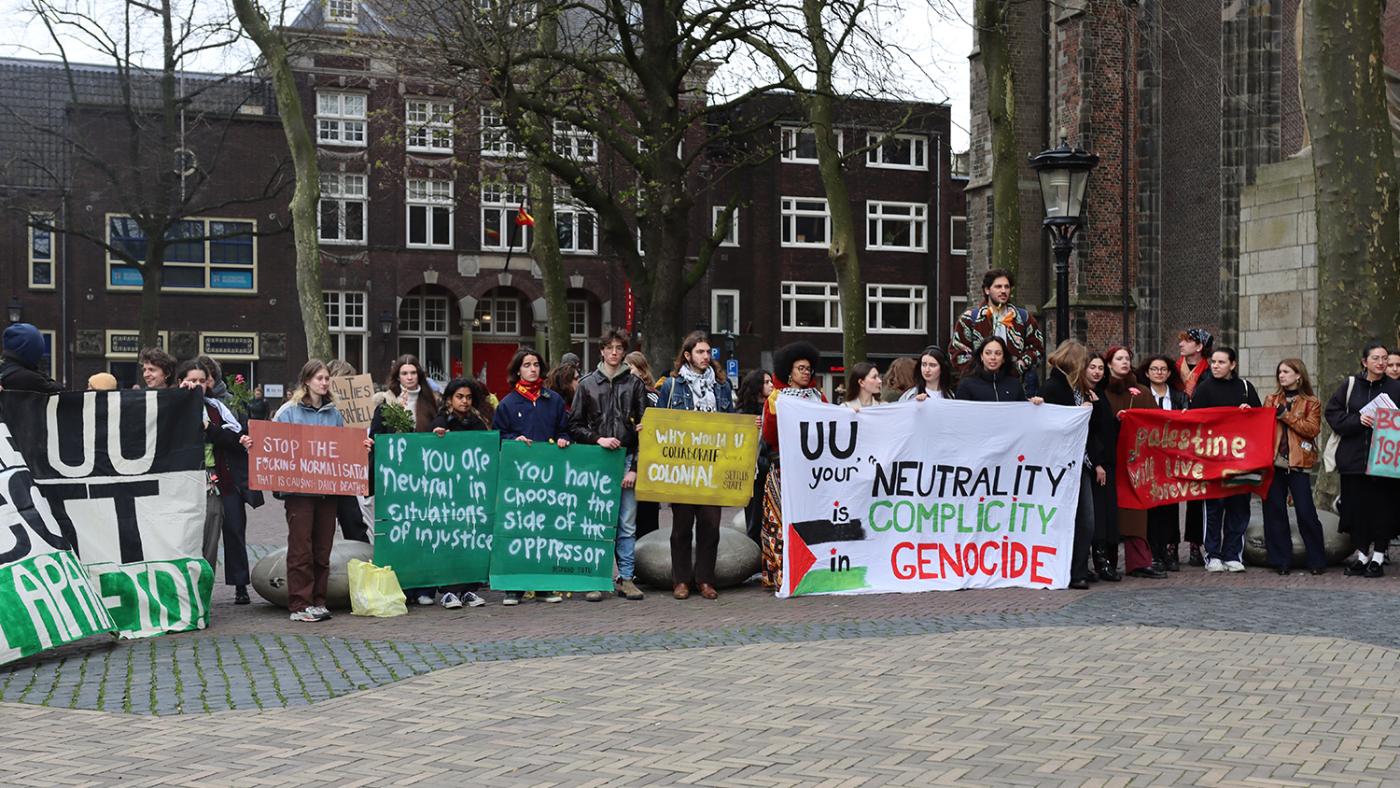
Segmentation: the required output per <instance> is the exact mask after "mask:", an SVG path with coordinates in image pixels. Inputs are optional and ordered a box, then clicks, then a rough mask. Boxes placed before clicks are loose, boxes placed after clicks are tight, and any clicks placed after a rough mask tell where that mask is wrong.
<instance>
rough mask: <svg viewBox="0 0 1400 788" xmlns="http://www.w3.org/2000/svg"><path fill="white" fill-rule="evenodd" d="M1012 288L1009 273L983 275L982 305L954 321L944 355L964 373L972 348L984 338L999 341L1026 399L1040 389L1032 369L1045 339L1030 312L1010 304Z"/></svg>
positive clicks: (997, 271)
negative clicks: (992, 337) (950, 358)
mask: <svg viewBox="0 0 1400 788" xmlns="http://www.w3.org/2000/svg"><path fill="white" fill-rule="evenodd" d="M1013 287H1015V281H1014V280H1013V279H1012V277H1011V272H1010V271H1007V270H1005V269H1001V268H993V269H991V270H989V271H987V273H985V274H983V275H982V295H983V302H982V304H981V305H980V306H976V307H973V308H972V309H969V310H967V311H966V312H964V313H962V315H961V316H960V317H958V322H957V325H955V326H953V339H952V341H951V342H949V343H948V352H949V353H950V354H951V355H952V357H953V364H954V365H955V366H957V367H958V369H959V370H961V371H963V372H964V373H965V372H967V371H968V370H969V369H971V368H972V362H973V348H976V347H979V346H981V344H982V341H983V340H985V339H986V338H987V337H990V336H998V337H1001V338H1002V339H1004V340H1006V344H1007V345H1008V346H1009V347H1010V351H1011V357H1010V358H1008V359H1007V361H1009V362H1011V363H1012V364H1014V365H1015V367H1016V370H1017V371H1018V372H1019V373H1020V375H1021V380H1022V382H1023V384H1024V385H1025V389H1026V395H1027V396H1035V395H1036V393H1037V391H1038V390H1039V388H1040V379H1039V377H1038V376H1037V374H1036V368H1037V367H1039V366H1040V361H1041V359H1042V358H1043V357H1044V355H1045V335H1044V334H1042V333H1041V331H1040V326H1039V325H1037V324H1036V322H1035V317H1034V316H1033V315H1032V314H1031V313H1030V310H1028V309H1026V308H1025V307H1020V306H1015V305H1014V304H1012V303H1011V289H1012V288H1013Z"/></svg>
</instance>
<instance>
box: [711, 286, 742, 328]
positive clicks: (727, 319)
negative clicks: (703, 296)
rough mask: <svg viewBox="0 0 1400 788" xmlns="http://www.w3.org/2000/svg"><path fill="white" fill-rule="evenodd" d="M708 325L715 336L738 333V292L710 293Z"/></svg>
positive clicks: (718, 291) (714, 291)
mask: <svg viewBox="0 0 1400 788" xmlns="http://www.w3.org/2000/svg"><path fill="white" fill-rule="evenodd" d="M710 325H711V326H714V332H715V333H716V334H722V333H724V332H725V331H728V332H729V333H731V334H738V333H739V291H738V290H711V291H710Z"/></svg>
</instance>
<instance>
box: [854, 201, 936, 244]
mask: <svg viewBox="0 0 1400 788" xmlns="http://www.w3.org/2000/svg"><path fill="white" fill-rule="evenodd" d="M865 220H866V236H865V248H866V249H889V250H895V251H902V252H924V251H928V205H927V204H925V203H919V202H879V201H876V200H868V201H866V203H865Z"/></svg>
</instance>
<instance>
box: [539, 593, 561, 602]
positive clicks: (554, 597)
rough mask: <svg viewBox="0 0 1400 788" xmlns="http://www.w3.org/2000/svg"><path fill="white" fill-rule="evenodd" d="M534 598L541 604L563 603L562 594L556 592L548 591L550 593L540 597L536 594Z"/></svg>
mask: <svg viewBox="0 0 1400 788" xmlns="http://www.w3.org/2000/svg"><path fill="white" fill-rule="evenodd" d="M535 598H536V599H538V600H540V601H541V602H549V603H550V604H553V603H555V602H563V601H564V596H563V595H562V594H560V593H559V592H558V591H550V592H548V593H546V594H545V595H544V596H540V595H539V594H538V593H537V594H535Z"/></svg>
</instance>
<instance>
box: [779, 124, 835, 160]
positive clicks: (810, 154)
mask: <svg viewBox="0 0 1400 788" xmlns="http://www.w3.org/2000/svg"><path fill="white" fill-rule="evenodd" d="M780 128H781V133H782V147H781V151H782V155H781V157H780V158H781V159H782V160H783V161H785V162H787V163H788V164H816V163H817V133H816V131H815V130H813V129H812V128H811V127H810V126H782V127H780ZM835 133H836V150H837V151H838V152H843V151H845V150H846V135H845V134H844V133H842V131H841V130H840V129H836V132H835Z"/></svg>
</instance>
